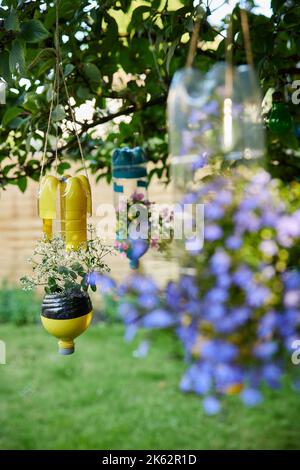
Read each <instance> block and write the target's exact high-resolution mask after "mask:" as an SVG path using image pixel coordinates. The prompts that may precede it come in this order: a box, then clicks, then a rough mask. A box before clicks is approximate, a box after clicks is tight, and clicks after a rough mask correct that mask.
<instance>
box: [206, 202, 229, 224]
mask: <svg viewBox="0 0 300 470" xmlns="http://www.w3.org/2000/svg"><path fill="white" fill-rule="evenodd" d="M204 215H205V220H219V219H221V218H222V217H223V216H224V209H223V208H222V207H221V206H220V205H218V204H216V203H215V202H210V203H208V204H205V206H204Z"/></svg>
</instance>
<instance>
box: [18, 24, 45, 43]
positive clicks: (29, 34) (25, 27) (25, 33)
mask: <svg viewBox="0 0 300 470" xmlns="http://www.w3.org/2000/svg"><path fill="white" fill-rule="evenodd" d="M48 36H49V31H48V30H47V29H46V28H45V26H44V25H43V23H41V22H40V21H39V20H28V21H23V23H21V37H22V38H23V39H24V40H25V41H26V42H30V43H35V42H40V41H43V40H44V39H47V37H48Z"/></svg>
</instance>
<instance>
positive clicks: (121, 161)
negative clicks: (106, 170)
mask: <svg viewBox="0 0 300 470" xmlns="http://www.w3.org/2000/svg"><path fill="white" fill-rule="evenodd" d="M146 166H147V160H146V157H145V154H144V151H143V149H142V148H141V147H135V148H133V149H130V148H128V147H124V148H118V149H116V150H115V151H114V153H113V156H112V176H113V188H114V204H115V208H116V210H117V211H119V207H120V198H121V197H122V198H123V199H124V198H127V200H129V201H130V200H131V199H132V196H133V195H134V194H138V195H141V197H143V199H142V200H141V202H142V201H143V200H146V199H147V187H148V174H147V168H146ZM116 240H117V241H118V242H119V248H118V249H119V251H120V252H123V253H126V256H127V258H128V259H129V261H130V263H129V265H130V267H131V268H132V269H137V268H138V267H139V259H140V258H141V257H142V256H143V255H144V254H145V253H146V252H147V251H148V248H149V241H148V240H144V239H142V238H138V239H131V238H130V237H127V238H126V239H124V238H123V237H122V236H121V235H120V233H118V232H117V234H116Z"/></svg>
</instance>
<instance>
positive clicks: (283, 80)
mask: <svg viewBox="0 0 300 470" xmlns="http://www.w3.org/2000/svg"><path fill="white" fill-rule="evenodd" d="M246 3H247V8H248V10H249V21H250V28H251V40H252V45H253V51H254V56H255V65H256V68H257V72H258V74H259V78H260V81H261V86H262V90H263V93H264V94H265V93H266V92H267V91H268V90H269V89H270V87H274V88H278V87H279V88H280V87H282V86H283V85H285V92H286V95H287V101H288V106H289V110H290V113H291V114H292V116H293V118H294V122H295V125H297V122H299V123H300V111H299V106H295V105H293V104H292V103H291V99H290V98H291V94H292V93H293V92H294V91H295V90H293V89H292V87H291V85H290V86H289V85H288V84H289V83H290V84H291V82H292V80H295V79H297V77H298V75H299V73H300V69H298V68H297V64H298V62H299V61H300V52H299V51H300V29H299V24H300V5H299V2H298V1H296V0H295V1H293V0H287V1H284V0H272V8H273V13H274V14H273V16H272V17H271V18H267V17H265V16H263V15H257V14H255V13H254V12H253V7H254V2H253V1H252V0H250V1H248V2H246ZM211 4H212V5H213V1H212V2H211ZM212 5H211V9H210V8H208V5H207V2H206V0H205V1H204V2H202V5H201V6H202V8H203V9H204V12H205V15H204V18H203V20H202V26H201V33H200V36H201V41H200V42H199V46H198V50H197V55H196V58H195V66H196V67H198V68H199V69H201V70H202V71H206V70H207V69H209V68H210V67H211V66H212V65H213V64H214V63H215V62H217V61H220V60H224V55H225V39H224V24H225V23H226V21H227V20H226V19H224V23H223V26H221V27H219V28H216V27H214V26H213V25H212V24H211V18H212V17H213V9H212ZM211 13H212V14H211ZM59 15H60V30H61V44H62V61H63V67H64V73H65V75H66V77H67V83H68V88H69V91H70V94H71V96H72V97H73V98H74V100H75V102H76V106H79V105H81V104H83V103H85V102H86V101H87V100H94V105H95V112H94V115H93V119H92V120H91V121H87V122H85V123H84V124H83V125H82V126H81V130H80V134H81V139H82V143H83V147H84V153H85V156H86V159H87V162H88V166H89V168H90V169H91V171H92V172H94V173H96V174H97V177H98V178H101V177H106V178H107V179H108V180H109V179H110V159H111V152H112V149H113V148H114V147H117V146H121V145H143V146H144V148H145V149H146V151H147V154H148V157H149V159H150V160H151V161H152V162H154V163H155V167H154V168H153V169H152V171H151V175H150V176H153V175H154V174H157V176H158V177H159V178H163V179H165V180H167V179H168V176H169V174H168V164H167V154H168V148H167V133H166V115H165V112H166V97H167V91H168V87H169V84H170V81H171V79H172V76H173V74H174V72H175V71H176V70H177V69H178V68H180V67H183V66H184V64H185V60H186V56H187V50H188V43H189V38H190V35H191V32H192V30H193V24H194V20H195V15H196V11H195V8H194V7H193V1H192V0H169V1H168V0H167V1H166V0H151V1H150V0H143V1H138V0H118V1H112V0H104V1H90V0H60V5H59ZM54 30H55V8H54V3H53V2H52V1H49V0H42V1H30V0H3V1H0V76H2V77H3V78H4V79H5V80H6V81H7V83H8V93H7V100H6V105H1V106H0V122H1V127H0V185H1V186H2V187H5V186H6V185H7V184H17V185H18V186H19V188H20V189H21V190H22V191H25V189H26V185H27V179H28V178H33V179H35V180H37V179H38V177H39V170H40V161H39V159H38V158H35V153H36V150H37V149H40V148H41V146H42V141H43V133H44V132H45V130H46V125H47V118H48V113H49V105H50V99H51V94H52V84H53V67H54V62H55V50H54ZM233 37H234V47H233V53H234V60H235V63H237V64H241V63H245V62H246V58H245V51H244V47H243V37H242V33H241V24H240V15H239V5H237V7H236V8H235V10H234V13H233ZM216 39H219V40H220V41H219V43H218V46H217V47H215V45H216V42H215V40H216ZM118 77H119V78H118ZM120 77H123V79H124V77H127V78H126V82H127V83H123V85H120ZM21 78H27V79H28V80H29V82H25V81H24V80H21V81H20V79H21ZM127 80H128V81H127ZM118 81H119V83H117V82H118ZM286 85H287V86H286ZM60 97H61V102H62V103H66V97H65V94H64V90H63V88H62V87H61V90H60ZM108 103H110V111H108ZM125 115H127V116H131V117H132V119H131V120H130V122H118V121H116V118H117V117H118V116H125ZM62 118H67V119H70V115H69V110H68V108H65V107H63V106H59V107H58V108H56V109H55V112H54V116H53V120H52V121H53V122H52V126H51V134H52V136H54V135H55V126H58V127H59V134H60V138H61V149H60V152H59V157H60V165H59V171H60V172H63V171H64V170H65V169H67V168H68V166H69V164H68V161H69V160H72V159H78V158H79V152H78V148H77V145H76V138H75V136H74V133H72V132H70V130H69V131H68V132H66V129H65V127H66V126H65V122H66V121H65V122H64V120H62V121H61V119H62ZM105 123H107V129H106V132H107V136H106V137H105V139H102V138H100V137H96V136H95V135H94V134H93V129H94V127H95V126H96V125H98V124H105ZM53 140H54V138H52V139H50V144H51V143H52V144H53ZM53 162H54V148H53V147H52V148H51V145H50V148H49V152H48V160H47V166H48V167H51V165H52V164H53ZM268 164H269V168H270V169H271V171H272V172H273V174H274V175H275V176H279V177H280V178H282V179H283V180H285V181H291V180H293V179H297V178H298V176H299V174H300V171H299V170H300V152H299V139H298V138H297V137H296V136H295V133H294V132H291V133H290V134H289V135H284V136H283V137H281V138H279V137H277V136H275V135H272V134H271V133H270V132H268Z"/></svg>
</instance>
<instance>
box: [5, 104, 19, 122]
mask: <svg viewBox="0 0 300 470" xmlns="http://www.w3.org/2000/svg"><path fill="white" fill-rule="evenodd" d="M21 113H22V109H21V108H18V107H17V106H13V107H12V108H8V109H7V110H6V111H5V113H4V116H3V118H2V126H3V127H6V126H7V124H8V123H9V122H10V121H12V120H13V119H14V118H15V117H17V116H19V115H20V114H21Z"/></svg>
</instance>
